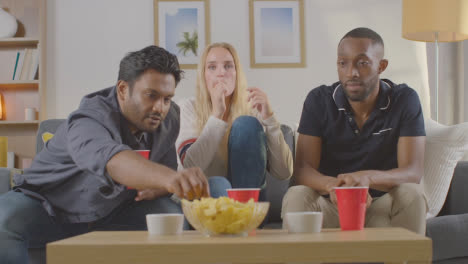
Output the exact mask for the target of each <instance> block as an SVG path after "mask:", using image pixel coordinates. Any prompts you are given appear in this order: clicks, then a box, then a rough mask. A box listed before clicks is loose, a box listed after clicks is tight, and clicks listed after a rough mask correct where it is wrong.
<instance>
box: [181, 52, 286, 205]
mask: <svg viewBox="0 0 468 264" xmlns="http://www.w3.org/2000/svg"><path fill="white" fill-rule="evenodd" d="M196 89H197V91H196V98H191V99H186V100H183V101H181V102H179V106H180V108H181V109H180V110H181V128H180V134H179V138H178V139H177V141H176V147H177V152H178V157H179V158H178V162H179V168H190V167H200V168H201V169H202V170H203V172H204V173H205V175H206V176H207V177H208V180H209V185H210V192H211V195H212V196H213V197H219V196H223V195H226V189H227V188H231V186H232V187H233V188H262V189H264V187H265V175H266V174H265V173H266V171H267V170H268V171H269V172H270V173H271V174H272V175H274V176H275V177H276V178H279V179H287V178H289V177H290V176H291V174H292V168H293V160H292V154H291V151H290V149H289V147H288V145H287V144H286V142H285V141H284V138H283V134H282V132H281V129H280V123H279V122H278V121H277V120H276V118H275V116H274V114H273V111H272V109H271V105H270V102H269V101H268V97H267V95H266V94H265V92H263V91H262V90H261V89H259V88H255V87H252V88H247V81H246V78H245V75H244V72H243V71H242V67H241V65H240V62H239V57H238V55H237V52H236V50H235V49H234V47H233V46H232V45H230V44H228V43H214V44H211V45H209V46H208V47H206V49H205V51H204V52H203V55H202V57H201V61H200V64H199V65H198V76H197V87H196ZM267 161H268V162H267ZM261 196H262V195H261Z"/></svg>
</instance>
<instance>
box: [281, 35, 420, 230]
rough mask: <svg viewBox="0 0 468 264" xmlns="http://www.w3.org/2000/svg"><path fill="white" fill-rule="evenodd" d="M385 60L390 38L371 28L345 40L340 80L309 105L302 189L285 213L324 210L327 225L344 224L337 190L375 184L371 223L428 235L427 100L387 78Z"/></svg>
mask: <svg viewBox="0 0 468 264" xmlns="http://www.w3.org/2000/svg"><path fill="white" fill-rule="evenodd" d="M383 57H384V44H383V41H382V38H381V37H380V36H379V35H378V34H377V33H376V32H374V31H372V30H370V29H368V28H356V29H354V30H352V31H350V32H348V33H347V34H346V35H345V36H344V37H343V38H342V39H341V41H340V43H339V45H338V59H337V68H338V76H339V79H340V81H339V82H337V83H334V84H332V85H331V86H325V85H323V86H320V87H317V88H315V89H313V90H312V91H311V92H310V93H309V94H308V96H307V98H306V100H305V102H304V107H303V110H302V116H301V121H300V125H299V129H298V132H299V137H298V142H297V150H296V164H295V168H294V177H295V181H296V184H298V186H294V187H291V188H290V189H289V190H288V192H287V194H286V195H285V197H284V200H283V210H282V216H284V215H285V214H286V213H287V212H298V211H322V212H323V217H324V219H323V226H324V227H339V220H338V212H337V207H336V196H335V194H334V192H333V187H337V186H369V196H368V209H367V212H366V222H365V226H366V227H383V226H399V227H404V228H407V229H409V230H412V231H414V232H417V233H420V234H424V233H425V222H426V221H425V216H426V200H425V197H424V193H423V191H422V188H420V186H419V184H418V183H419V181H420V179H421V176H422V175H423V161H424V146H425V131H424V120H423V114H422V110H421V105H420V102H419V98H418V95H417V94H416V92H415V91H414V90H413V89H411V88H409V87H408V86H407V85H406V84H394V83H392V82H391V81H389V80H385V79H380V74H381V73H382V72H383V71H384V70H385V68H386V67H387V65H388V61H387V60H385V59H383ZM322 195H323V196H322ZM283 219H285V218H283ZM285 225H286V223H285Z"/></svg>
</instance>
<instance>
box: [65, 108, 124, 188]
mask: <svg viewBox="0 0 468 264" xmlns="http://www.w3.org/2000/svg"><path fill="white" fill-rule="evenodd" d="M67 125H68V127H67V129H68V133H67V141H68V148H69V149H68V153H69V154H70V156H71V158H72V159H73V161H74V162H75V164H76V165H77V166H78V167H79V168H80V169H81V170H86V171H89V172H91V173H93V174H94V175H96V176H97V177H98V179H99V180H100V181H101V182H102V183H105V184H107V185H109V186H110V187H112V188H115V187H116V185H115V182H114V181H113V180H112V179H111V177H110V176H109V174H108V173H107V170H106V165H107V162H108V161H109V160H110V159H111V158H112V157H113V156H114V155H115V154H117V153H119V152H120V151H123V150H130V147H129V146H127V145H125V144H121V143H119V142H118V141H117V140H115V139H113V138H112V136H111V133H110V132H109V131H108V130H107V128H106V127H104V126H103V125H102V124H101V123H99V122H98V121H96V120H95V119H92V118H89V117H85V116H78V117H74V118H71V119H70V120H69V123H68V124H67Z"/></svg>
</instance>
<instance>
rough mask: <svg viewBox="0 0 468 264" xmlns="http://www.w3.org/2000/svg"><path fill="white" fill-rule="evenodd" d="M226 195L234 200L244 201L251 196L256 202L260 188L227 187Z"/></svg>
mask: <svg viewBox="0 0 468 264" xmlns="http://www.w3.org/2000/svg"><path fill="white" fill-rule="evenodd" d="M226 191H227V193H228V197H229V198H231V199H234V200H236V201H239V202H242V203H246V202H248V201H249V200H250V199H251V198H253V199H254V202H258V195H259V194H260V188H235V189H227V190H226Z"/></svg>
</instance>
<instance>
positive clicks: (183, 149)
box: [177, 138, 197, 165]
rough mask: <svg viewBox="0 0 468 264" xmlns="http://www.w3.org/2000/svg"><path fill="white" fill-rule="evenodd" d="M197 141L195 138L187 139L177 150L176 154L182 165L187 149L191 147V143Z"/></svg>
mask: <svg viewBox="0 0 468 264" xmlns="http://www.w3.org/2000/svg"><path fill="white" fill-rule="evenodd" d="M195 141H197V139H196V138H191V139H187V140H185V141H184V142H182V144H180V146H179V148H178V149H177V153H178V154H179V158H180V162H182V165H183V164H184V159H185V154H186V152H187V149H188V148H190V146H192V144H193V143H195Z"/></svg>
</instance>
